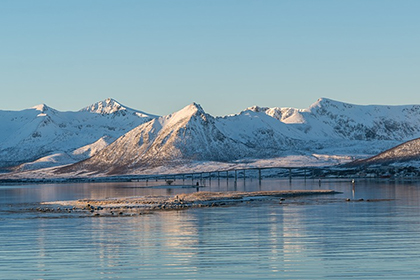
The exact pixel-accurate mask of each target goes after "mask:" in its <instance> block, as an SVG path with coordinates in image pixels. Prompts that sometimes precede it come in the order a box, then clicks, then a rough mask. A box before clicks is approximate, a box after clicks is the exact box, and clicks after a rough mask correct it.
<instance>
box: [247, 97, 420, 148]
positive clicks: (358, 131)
mask: <svg viewBox="0 0 420 280" xmlns="http://www.w3.org/2000/svg"><path fill="white" fill-rule="evenodd" d="M249 110H254V111H256V110H258V111H260V112H265V113H266V114H267V115H270V116H272V117H273V118H276V119H278V120H279V121H281V122H282V123H287V124H289V125H291V126H293V127H294V128H295V129H297V130H300V131H302V132H304V133H305V134H306V135H307V136H308V137H309V138H311V139H313V140H315V139H318V140H320V139H331V138H335V139H346V140H366V141H370V140H386V141H388V140H394V141H400V142H401V141H404V140H408V139H412V138H415V137H420V106H419V105H405V106H384V105H353V104H348V103H343V102H338V101H334V100H331V99H327V98H320V99H318V101H317V102H315V103H314V104H312V105H311V106H310V107H309V108H308V109H304V110H298V109H293V108H259V107H258V109H255V107H251V108H249Z"/></svg>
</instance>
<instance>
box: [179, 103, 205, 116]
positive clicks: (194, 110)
mask: <svg viewBox="0 0 420 280" xmlns="http://www.w3.org/2000/svg"><path fill="white" fill-rule="evenodd" d="M205 113H206V112H204V110H203V108H202V107H201V105H200V104H197V103H195V102H193V103H191V104H190V105H188V106H185V107H184V108H182V109H181V110H179V111H178V112H177V114H182V115H196V114H200V115H201V114H205Z"/></svg>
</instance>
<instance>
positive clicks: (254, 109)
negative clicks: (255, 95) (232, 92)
mask: <svg viewBox="0 0 420 280" xmlns="http://www.w3.org/2000/svg"><path fill="white" fill-rule="evenodd" d="M268 109H270V108H268V107H260V106H257V105H254V106H251V107H248V108H246V109H245V110H244V111H252V112H256V113H260V112H265V111H267V110H268Z"/></svg>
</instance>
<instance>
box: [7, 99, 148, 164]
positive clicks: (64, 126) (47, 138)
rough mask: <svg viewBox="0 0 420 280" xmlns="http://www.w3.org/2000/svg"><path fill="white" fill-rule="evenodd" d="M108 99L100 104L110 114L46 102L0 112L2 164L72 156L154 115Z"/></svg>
mask: <svg viewBox="0 0 420 280" xmlns="http://www.w3.org/2000/svg"><path fill="white" fill-rule="evenodd" d="M108 100H110V99H108ZM108 100H106V101H102V102H99V103H100V104H107V106H109V107H106V106H105V107H103V106H102V107H101V108H102V110H104V112H109V113H107V114H102V113H99V112H96V111H94V112H93V111H87V110H82V111H79V112H60V111H57V110H54V109H52V108H50V107H48V106H46V105H45V104H41V105H38V106H35V107H33V108H31V109H27V110H22V111H17V112H16V111H0V131H2V133H1V134H0V166H13V165H17V164H20V163H23V162H31V161H34V160H37V159H40V158H42V157H45V156H49V155H53V154H56V153H66V154H67V155H69V153H71V152H72V151H73V150H76V149H78V148H80V147H83V146H86V145H88V144H92V143H94V142H96V141H98V140H99V139H101V138H102V137H108V138H109V140H108V142H111V141H112V140H115V139H117V138H118V137H120V136H121V135H123V134H124V133H126V132H127V131H129V130H130V129H132V128H134V127H136V126H138V125H140V124H142V123H144V122H146V121H149V120H151V119H152V118H154V117H155V116H154V115H147V114H144V113H143V112H140V111H135V110H132V109H127V108H125V107H124V106H122V105H119V106H117V105H116V104H117V102H116V101H114V100H110V101H112V102H108ZM99 103H98V104H99ZM99 106H100V105H97V104H93V105H92V107H99Z"/></svg>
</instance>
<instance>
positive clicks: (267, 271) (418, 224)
mask: <svg viewBox="0 0 420 280" xmlns="http://www.w3.org/2000/svg"><path fill="white" fill-rule="evenodd" d="M177 183H179V182H177ZM150 185H151V183H148V187H146V185H145V183H144V182H138V183H107V184H105V183H103V184H99V183H96V184H93V183H92V184H55V185H54V184H52V185H24V186H0V279H325V278H331V279H346V278H351V279H419V276H420V266H419V260H420V192H419V190H420V183H419V182H401V181H399V182H394V181H364V180H360V181H356V184H355V186H354V188H353V187H352V185H351V183H350V182H349V181H348V180H343V181H333V180H331V181H328V180H324V181H323V182H322V183H321V186H319V182H318V181H317V180H307V181H306V182H305V181H297V180H294V181H292V182H291V183H290V182H289V181H287V180H263V181H262V183H261V185H260V184H259V183H258V181H256V180H253V181H251V180H247V181H243V180H242V181H241V180H239V181H238V183H237V184H236V185H235V184H234V183H233V181H229V182H228V184H227V182H226V180H221V181H220V182H217V180H213V181H212V182H208V181H207V182H206V185H207V187H206V188H203V189H202V190H207V191H227V190H238V191H243V190H245V191H256V190H281V189H319V188H322V189H324V188H325V189H334V190H337V191H340V192H342V193H341V194H337V195H327V196H316V197H307V198H297V199H286V200H285V201H284V202H283V203H282V204H279V202H278V201H277V200H268V201H265V202H250V203H242V204H238V205H235V206H229V207H216V208H196V209H188V210H181V211H161V212H155V213H153V214H146V215H141V216H134V217H127V216H124V217H91V216H89V215H80V214H51V213H40V212H37V211H32V210H31V209H33V208H35V207H37V205H38V203H39V202H42V201H55V200H74V199H79V198H106V197H124V196H136V195H151V194H156V195H174V194H177V193H182V192H193V191H196V189H195V188H180V187H172V188H167V187H162V186H161V185H162V182H153V185H155V186H156V187H151V186H150ZM159 185H160V187H159ZM347 198H349V199H350V201H346V199H347ZM361 198H363V199H364V200H363V201H359V199H361ZM368 200H369V201H368Z"/></svg>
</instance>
